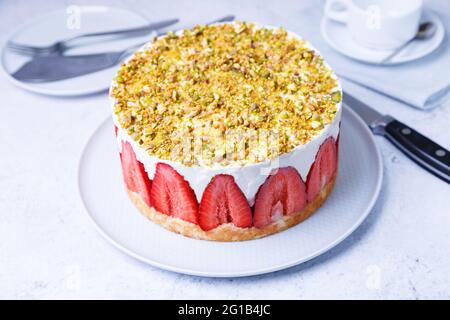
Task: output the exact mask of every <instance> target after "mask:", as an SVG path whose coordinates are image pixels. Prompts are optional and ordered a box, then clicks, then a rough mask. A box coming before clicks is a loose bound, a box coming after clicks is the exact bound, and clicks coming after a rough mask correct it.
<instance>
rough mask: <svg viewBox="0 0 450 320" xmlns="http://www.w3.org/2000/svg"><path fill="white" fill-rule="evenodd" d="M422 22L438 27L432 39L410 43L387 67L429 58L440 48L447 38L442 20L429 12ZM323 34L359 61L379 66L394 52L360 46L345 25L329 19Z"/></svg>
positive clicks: (322, 24) (347, 54)
mask: <svg viewBox="0 0 450 320" xmlns="http://www.w3.org/2000/svg"><path fill="white" fill-rule="evenodd" d="M422 21H431V22H433V23H434V24H435V25H436V27H437V30H436V33H435V34H434V36H433V37H431V38H430V39H426V40H416V41H414V42H412V43H410V44H409V45H408V46H407V48H405V49H404V50H402V51H401V52H399V53H398V54H397V55H396V56H395V57H393V58H392V59H391V60H389V61H388V62H386V63H384V64H385V65H394V64H400V63H405V62H409V61H413V60H416V59H419V58H422V57H425V56H427V55H428V54H430V53H432V52H433V51H434V50H436V49H437V48H438V47H439V45H440V44H441V43H442V41H443V40H444V37H445V28H444V25H443V24H442V21H441V19H440V18H439V16H438V15H437V14H436V13H434V12H432V11H430V10H427V11H425V12H424V14H423V17H422ZM321 33H322V36H323V38H324V39H325V40H326V41H327V42H328V44H329V45H330V46H331V47H332V48H333V49H335V50H336V51H338V52H340V53H341V54H343V55H345V56H347V57H350V58H352V59H355V60H358V61H362V62H367V63H373V64H379V63H380V61H382V60H383V59H384V58H385V57H387V56H389V55H390V54H391V52H392V51H386V50H372V49H369V48H366V47H364V46H361V45H359V44H358V43H357V42H355V41H354V40H353V38H352V37H351V35H350V34H349V32H348V30H347V27H346V26H345V25H344V24H342V23H339V22H336V21H332V20H330V19H327V18H324V19H323V20H322V22H321Z"/></svg>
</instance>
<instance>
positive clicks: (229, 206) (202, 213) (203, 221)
mask: <svg viewBox="0 0 450 320" xmlns="http://www.w3.org/2000/svg"><path fill="white" fill-rule="evenodd" d="M198 222H199V224H200V227H201V228H202V229H203V230H205V231H208V230H211V229H214V228H216V227H218V226H219V225H221V224H223V223H229V222H232V223H233V224H234V225H235V226H237V227H241V228H248V227H250V226H251V225H252V211H251V209H250V206H249V205H248V203H247V199H246V198H245V196H244V194H243V193H242V191H241V189H239V186H238V185H237V184H236V182H235V181H234V178H233V176H230V175H227V174H219V175H217V176H215V177H214V178H212V179H211V181H210V182H209V184H208V186H207V187H206V189H205V191H204V192H203V196H202V201H201V202H200V207H199V221H198Z"/></svg>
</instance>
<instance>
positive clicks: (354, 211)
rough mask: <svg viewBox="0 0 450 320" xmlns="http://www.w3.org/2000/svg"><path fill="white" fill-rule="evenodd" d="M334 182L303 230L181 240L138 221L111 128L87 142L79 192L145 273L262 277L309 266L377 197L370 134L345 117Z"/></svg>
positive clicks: (103, 229)
mask: <svg viewBox="0 0 450 320" xmlns="http://www.w3.org/2000/svg"><path fill="white" fill-rule="evenodd" d="M341 133H342V134H341V138H340V153H341V154H340V160H339V174H338V178H337V182H336V186H335V189H334V191H333V192H332V194H331V195H330V197H329V199H328V200H327V201H326V202H325V203H324V205H323V206H322V207H321V208H320V209H319V210H318V211H317V212H316V213H315V214H314V215H313V216H312V217H310V218H309V219H307V220H306V221H304V222H303V223H301V224H299V225H297V226H295V227H293V228H290V229H288V230H286V231H283V232H280V233H277V234H275V235H272V236H269V237H266V238H262V239H258V240H252V241H244V242H234V243H221V242H212V241H202V240H194V239H190V238H186V237H184V236H181V235H177V234H175V233H172V232H170V231H167V230H165V229H163V228H161V227H159V226H158V225H156V224H153V223H152V222H151V221H150V220H148V219H147V218H145V217H144V216H143V215H142V214H140V213H139V212H138V210H137V209H136V208H135V207H134V206H133V204H132V203H131V202H130V200H129V199H128V196H127V194H126V192H125V190H124V186H123V182H122V173H121V168H120V160H119V154H118V150H117V140H116V138H115V136H114V130H113V123H112V120H110V119H108V120H106V121H105V122H104V123H103V124H102V125H101V126H100V127H99V128H98V129H97V131H95V133H94V134H93V136H92V137H91V139H90V140H89V142H88V144H87V145H86V148H85V150H84V152H83V155H82V157H81V160H80V167H79V188H80V194H81V198H82V200H83V202H84V204H85V207H86V209H87V212H88V213H89V216H90V217H91V218H92V221H93V222H94V224H95V225H96V227H97V229H98V230H99V231H100V233H101V234H102V235H103V236H104V237H105V238H106V239H107V240H108V241H109V242H111V243H112V244H113V245H114V246H115V247H117V248H119V249H120V250H122V251H124V252H125V253H127V254H129V255H131V256H133V257H135V258H137V259H139V260H141V261H144V262H146V263H148V264H150V265H153V266H156V267H159V268H162V269H167V270H170V271H175V272H180V273H185V274H191V275H199V276H209V277H240V276H250V275H257V274H263V273H268V272H272V271H277V270H281V269H284V268H288V267H291V266H294V265H297V264H299V263H302V262H305V261H307V260H310V259H312V258H314V257H316V256H318V255H319V254H322V253H324V252H325V251H327V250H329V249H331V248H332V247H334V246H335V245H337V244H338V243H339V242H341V241H342V240H344V239H345V238H346V237H347V236H348V235H350V233H351V232H353V231H354V230H355V229H356V228H357V227H358V226H359V225H360V224H361V223H362V222H363V221H364V219H365V218H366V216H367V215H368V214H369V212H370V210H371V209H372V206H373V205H374V203H375V201H376V199H377V197H378V193H379V191H380V186H381V180H382V171H383V167H382V161H381V156H380V153H379V151H378V148H377V146H376V145H375V141H374V139H373V137H372V133H371V132H370V131H369V129H368V128H367V126H366V125H365V123H363V122H362V120H361V119H360V118H359V117H358V116H357V115H356V114H355V113H354V112H353V111H350V110H348V109H347V108H345V109H344V112H343V120H342V132H341Z"/></svg>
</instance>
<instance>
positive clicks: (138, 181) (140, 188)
mask: <svg viewBox="0 0 450 320" xmlns="http://www.w3.org/2000/svg"><path fill="white" fill-rule="evenodd" d="M120 162H121V164H122V173H123V179H124V182H125V185H126V186H127V188H128V190H130V191H132V192H135V193H137V194H139V195H140V197H141V198H142V200H143V201H144V202H145V203H146V204H147V205H148V206H149V207H151V204H152V202H151V200H150V190H151V187H152V181H151V180H150V178H149V177H148V174H147V172H146V171H145V168H144V165H143V164H142V163H141V162H140V161H139V160H137V159H136V154H135V153H134V151H133V147H132V146H131V144H130V143H129V142H124V141H122V152H121V153H120Z"/></svg>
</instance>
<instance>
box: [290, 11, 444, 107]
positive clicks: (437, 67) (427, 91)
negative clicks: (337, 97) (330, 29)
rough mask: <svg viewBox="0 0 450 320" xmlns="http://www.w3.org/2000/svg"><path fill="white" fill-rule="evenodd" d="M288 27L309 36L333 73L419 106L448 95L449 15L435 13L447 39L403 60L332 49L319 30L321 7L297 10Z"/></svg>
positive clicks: (436, 102) (436, 103)
mask: <svg viewBox="0 0 450 320" xmlns="http://www.w3.org/2000/svg"><path fill="white" fill-rule="evenodd" d="M296 14H297V17H296V19H295V20H294V19H289V22H290V26H289V28H291V29H292V31H294V32H296V33H298V34H299V35H300V36H302V37H304V38H305V39H307V40H309V41H310V42H311V43H312V44H313V46H314V47H315V48H317V49H318V50H319V51H320V52H321V54H322V56H323V57H324V58H325V60H326V61H327V62H328V63H329V64H330V65H331V66H332V68H333V69H334V70H335V71H336V73H337V74H338V75H339V76H341V77H343V78H346V79H348V80H351V81H353V82H356V83H358V84H361V85H363V86H365V87H368V88H371V89H373V90H375V91H378V92H380V93H382V94H384V95H387V96H390V97H392V98H394V99H397V100H400V101H403V102H405V103H406V104H409V105H411V106H414V107H416V108H420V109H431V108H434V107H437V106H439V105H441V104H443V103H444V102H445V101H446V100H448V99H449V98H450V45H449V43H448V34H449V32H450V17H449V16H446V15H444V14H443V13H442V12H440V13H438V14H439V16H440V18H441V19H442V21H443V22H444V26H445V29H446V33H447V36H446V39H444V41H443V43H442V44H441V46H440V47H439V48H438V49H437V50H436V51H435V52H433V53H432V54H430V55H428V56H427V57H424V58H422V59H418V60H416V61H412V62H409V63H405V64H400V65H393V66H375V65H369V64H364V63H360V62H357V61H355V60H352V59H350V58H347V57H345V56H343V55H341V54H339V53H338V52H336V51H334V50H333V49H332V48H331V47H330V46H329V45H328V44H327V43H326V42H325V40H324V39H323V38H322V36H321V34H320V21H321V19H322V16H323V7H321V6H317V5H315V6H312V7H310V8H307V9H305V10H302V11H301V12H300V14H299V12H296Z"/></svg>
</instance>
